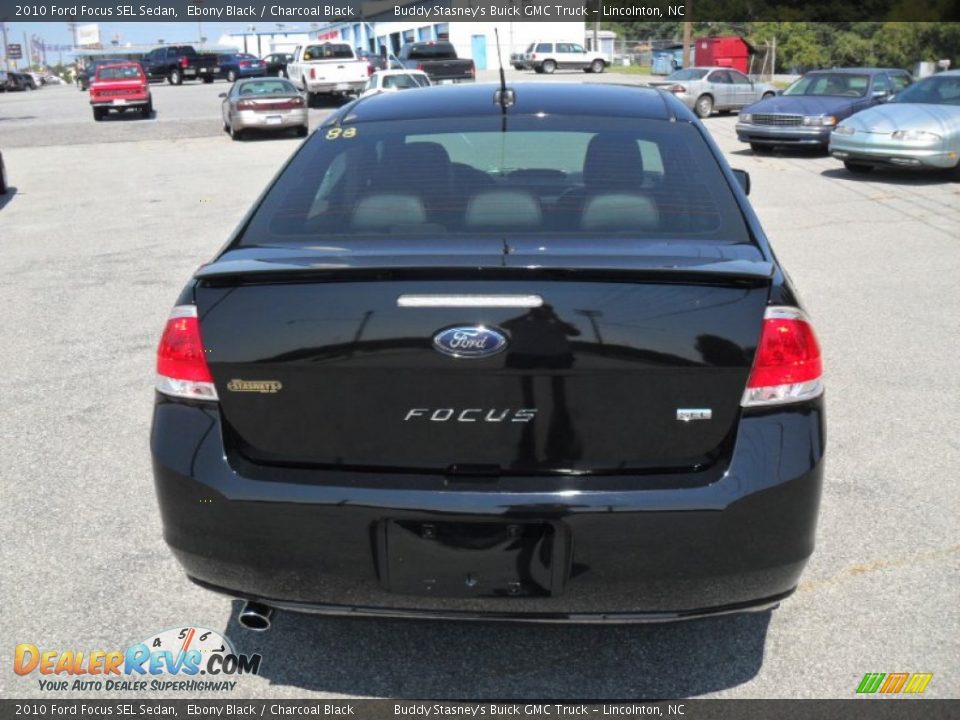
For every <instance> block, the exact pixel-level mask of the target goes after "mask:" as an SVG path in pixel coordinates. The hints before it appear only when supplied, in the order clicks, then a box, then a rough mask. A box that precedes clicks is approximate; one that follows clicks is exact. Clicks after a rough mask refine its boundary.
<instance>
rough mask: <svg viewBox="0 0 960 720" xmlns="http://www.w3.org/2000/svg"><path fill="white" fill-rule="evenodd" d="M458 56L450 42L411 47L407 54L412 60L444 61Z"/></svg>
mask: <svg viewBox="0 0 960 720" xmlns="http://www.w3.org/2000/svg"><path fill="white" fill-rule="evenodd" d="M456 56H457V51H456V49H455V48H454V47H453V45H452V44H450V43H448V42H434V43H418V44H416V45H411V46H410V51H409V52H408V53H407V57H408V58H409V59H411V60H438V59H439V60H442V59H448V58H455V57H456Z"/></svg>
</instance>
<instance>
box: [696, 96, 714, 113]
mask: <svg viewBox="0 0 960 720" xmlns="http://www.w3.org/2000/svg"><path fill="white" fill-rule="evenodd" d="M693 111H694V112H695V113H696V114H697V117H698V118H708V117H710V115H711V113H713V98H712V97H710V96H709V95H701V96H700V97H698V98H697V102H696V104H695V105H694V106H693Z"/></svg>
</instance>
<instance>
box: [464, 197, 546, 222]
mask: <svg viewBox="0 0 960 720" xmlns="http://www.w3.org/2000/svg"><path fill="white" fill-rule="evenodd" d="M542 222H543V213H542V212H541V210H540V202H539V201H538V200H537V199H536V198H535V197H534V196H533V195H531V194H530V193H528V192H525V191H523V190H487V191H485V192H481V193H477V194H476V195H474V196H473V197H472V198H470V202H469V203H467V213H466V218H465V220H464V224H465V225H466V226H467V227H468V228H489V229H498V228H511V229H512V228H520V227H539V226H540V224H541V223H542Z"/></svg>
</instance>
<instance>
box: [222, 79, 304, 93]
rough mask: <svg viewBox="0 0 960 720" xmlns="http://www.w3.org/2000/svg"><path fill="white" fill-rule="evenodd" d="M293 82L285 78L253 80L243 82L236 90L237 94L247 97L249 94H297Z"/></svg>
mask: <svg viewBox="0 0 960 720" xmlns="http://www.w3.org/2000/svg"><path fill="white" fill-rule="evenodd" d="M299 94H300V91H299V90H297V89H296V88H295V87H294V86H293V83H291V82H289V81H287V80H254V81H253V82H245V83H243V84H242V85H241V86H240V87H239V89H238V90H237V95H241V96H243V97H247V96H250V95H253V96H257V95H299Z"/></svg>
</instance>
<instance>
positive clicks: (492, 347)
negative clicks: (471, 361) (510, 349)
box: [433, 325, 507, 358]
mask: <svg viewBox="0 0 960 720" xmlns="http://www.w3.org/2000/svg"><path fill="white" fill-rule="evenodd" d="M433 347H434V348H436V349H437V350H439V351H440V352H442V353H444V354H445V355H452V356H453V357H456V358H482V357H489V356H490V355H496V354H497V353H498V352H502V351H503V350H506V349H507V336H506V335H504V334H503V333H502V332H500V331H499V330H495V329H493V328H489V327H484V326H483V325H457V326H455V327H451V328H447V329H446V330H441V331H440V332H438V333H437V334H436V335H434V336H433Z"/></svg>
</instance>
